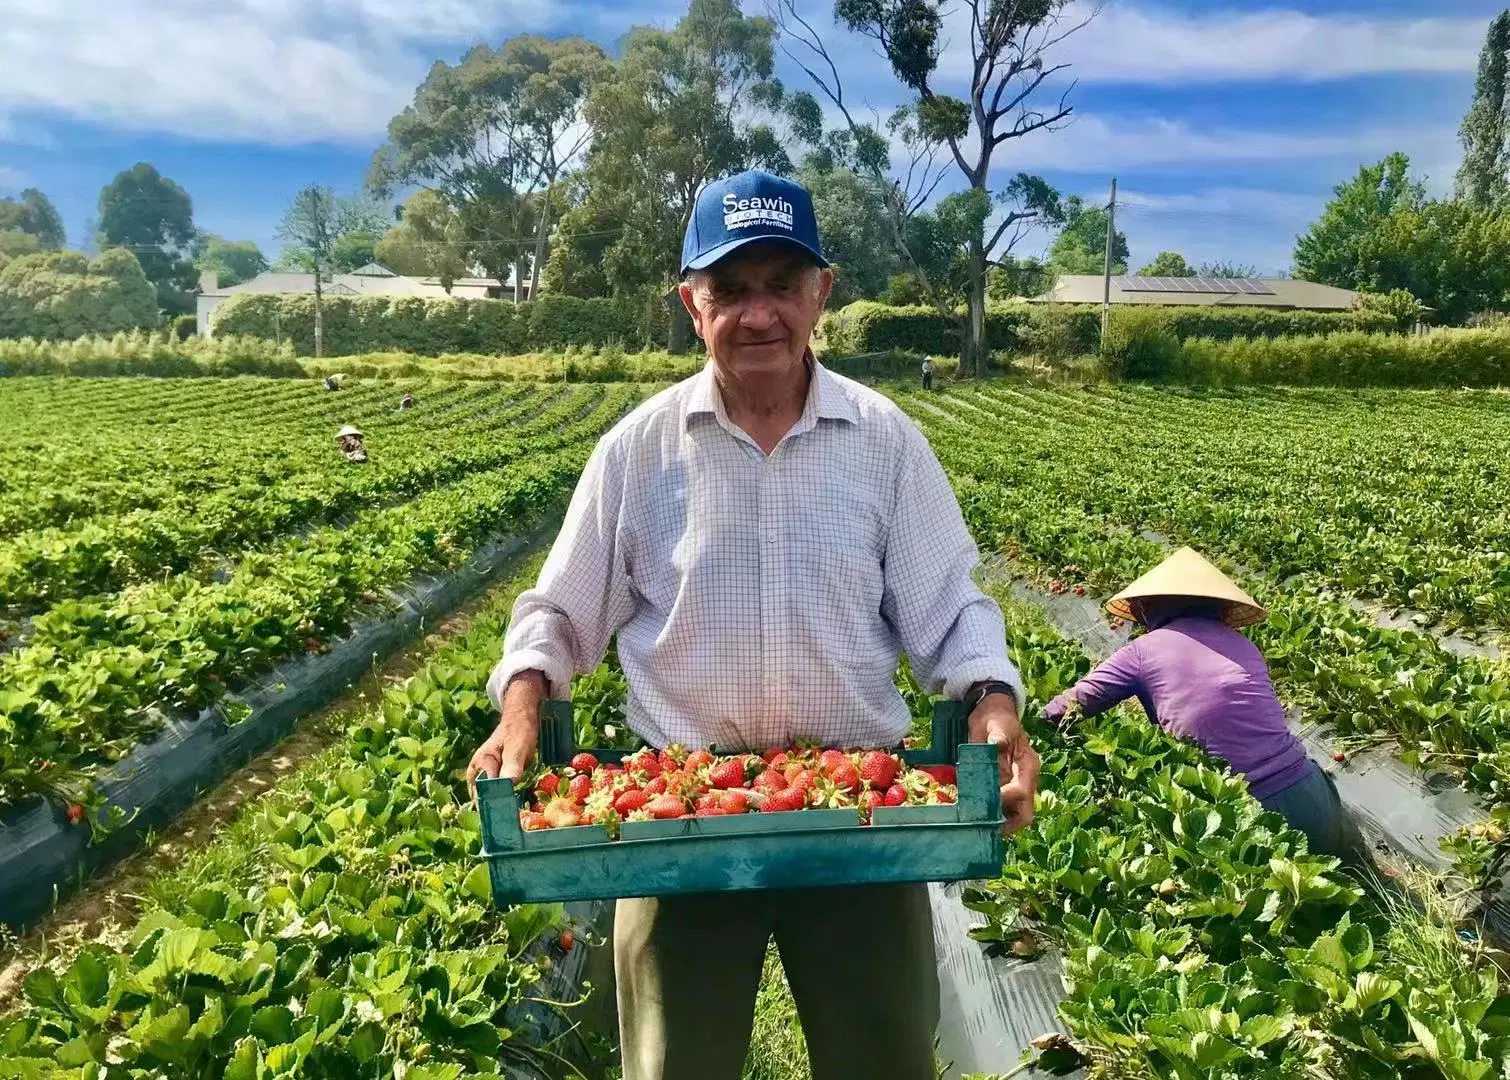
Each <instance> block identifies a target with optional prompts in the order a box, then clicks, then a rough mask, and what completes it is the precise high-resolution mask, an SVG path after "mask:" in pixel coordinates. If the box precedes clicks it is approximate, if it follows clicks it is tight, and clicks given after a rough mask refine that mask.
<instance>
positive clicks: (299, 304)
mask: <svg viewBox="0 0 1510 1080" xmlns="http://www.w3.org/2000/svg"><path fill="white" fill-rule="evenodd" d="M323 324H324V325H323V338H324V352H325V354H326V355H329V356H336V355H357V354H361V353H369V352H411V353H415V354H418V355H421V356H442V355H447V354H451V353H492V354H496V355H500V356H510V355H514V354H518V353H525V352H531V351H538V350H546V349H562V348H565V347H567V346H569V345H594V346H599V345H613V344H617V345H618V346H619V347H620V348H625V349H638V348H640V347H642V346H645V345H647V344H650V345H662V346H664V345H665V343H666V331H667V319H666V314H665V310H664V305H663V304H661V303H659V302H658V301H657V302H656V303H654V304H647V303H646V302H645V299H644V298H643V297H623V298H618V297H613V298H610V297H594V298H591V299H583V298H581V297H576V296H543V297H541V298H540V299H539V300H532V301H526V302H524V303H522V304H514V303H513V302H511V301H507V300H463V299H457V298H454V297H448V298H441V299H431V298H427V297H409V296H406V297H386V296H327V297H325V298H324V310H323ZM211 325H212V327H213V328H214V332H215V333H216V334H246V335H250V336H254V337H262V338H272V339H276V340H280V341H284V340H286V341H290V342H292V343H293V346H294V349H295V350H296V351H297V352H298V353H299V354H300V355H305V356H308V355H311V354H313V352H314V344H315V308H314V297H313V296H304V295H298V296H294V295H275V294H268V293H257V294H251V293H243V294H240V295H237V296H233V297H231V298H230V299H228V300H226V301H225V302H223V303H222V304H221V305H220V306H218V307H217V308H216V309H215V311H214V314H213V315H212V316H211Z"/></svg>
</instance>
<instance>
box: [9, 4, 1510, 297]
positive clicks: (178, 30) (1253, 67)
mask: <svg viewBox="0 0 1510 1080" xmlns="http://www.w3.org/2000/svg"><path fill="white" fill-rule="evenodd" d="M1505 3H1506V0H1435V2H1433V0H1291V2H1289V3H1284V2H1280V3H1276V4H1263V3H1223V2H1221V0H1217V2H1216V3H1209V2H1205V3H1203V2H1198V0H1162V2H1158V3H1154V2H1145V0H1107V2H1106V3H1104V5H1103V6H1102V10H1101V12H1100V14H1099V15H1098V16H1097V17H1096V18H1095V19H1094V20H1093V21H1092V22H1091V23H1090V25H1089V26H1088V27H1087V28H1086V29H1085V30H1082V31H1080V32H1079V33H1078V34H1076V35H1075V36H1073V37H1072V38H1070V39H1069V40H1067V41H1066V42H1065V43H1064V44H1063V45H1062V46H1061V47H1060V48H1059V49H1058V51H1057V53H1056V55H1057V56H1058V57H1059V58H1060V59H1062V60H1064V61H1066V62H1070V63H1072V64H1073V70H1072V73H1073V75H1074V77H1075V78H1076V80H1077V83H1076V85H1075V87H1074V89H1073V91H1072V93H1071V98H1070V101H1071V103H1072V104H1073V105H1074V107H1075V118H1074V120H1073V122H1072V123H1071V124H1069V125H1068V126H1067V127H1066V128H1065V129H1063V130H1061V131H1057V132H1052V133H1049V132H1044V133H1038V134H1035V135H1033V136H1031V137H1029V138H1028V139H1024V140H1021V141H1020V142H1017V143H1009V144H1007V145H1006V146H1004V147H1003V148H1002V149H1001V150H1000V151H999V152H998V155H997V161H998V166H997V172H998V173H999V174H1000V175H1001V176H1003V177H1005V176H1008V175H1010V174H1011V173H1014V172H1016V171H1018V170H1027V171H1030V172H1037V173H1040V174H1042V175H1043V176H1045V177H1046V178H1048V179H1049V180H1050V181H1051V182H1052V183H1054V184H1056V185H1057V186H1058V187H1059V188H1060V189H1061V190H1063V191H1064V192H1066V193H1077V194H1083V195H1086V196H1088V197H1092V198H1095V199H1097V200H1101V199H1104V193H1105V191H1106V188H1107V185H1108V182H1109V181H1110V179H1111V177H1112V176H1114V175H1115V176H1116V177H1117V178H1118V180H1119V183H1120V187H1121V191H1122V193H1123V203H1122V210H1121V213H1120V220H1119V224H1121V225H1122V226H1123V227H1124V229H1125V231H1126V232H1127V234H1128V238H1129V242H1130V244H1131V246H1132V254H1133V261H1134V263H1135V264H1137V263H1141V262H1143V261H1146V260H1148V259H1150V258H1152V256H1153V255H1154V254H1155V253H1156V252H1158V251H1159V250H1163V249H1173V250H1178V251H1181V252H1182V253H1184V254H1185V255H1186V256H1187V257H1188V258H1190V259H1191V260H1192V261H1193V262H1199V261H1203V260H1207V259H1231V260H1237V261H1243V262H1250V263H1254V264H1256V265H1257V266H1258V267H1259V268H1260V270H1261V271H1263V272H1271V271H1278V270H1282V269H1284V268H1286V267H1287V266H1288V265H1289V258H1290V251H1291V249H1292V246H1293V240H1294V236H1295V234H1296V233H1297V232H1299V231H1301V230H1303V229H1304V228H1305V225H1306V223H1307V222H1308V221H1310V220H1312V219H1314V217H1315V216H1316V214H1317V213H1318V212H1319V210H1320V208H1321V205H1322V203H1323V202H1324V201H1325V199H1326V197H1327V196H1328V194H1329V192H1330V189H1331V188H1332V187H1333V186H1334V185H1335V184H1336V183H1338V182H1339V181H1341V180H1343V179H1344V178H1346V177H1347V176H1349V175H1351V174H1352V173H1353V172H1354V171H1355V170H1356V169H1357V167H1358V166H1359V165H1360V164H1362V163H1364V162H1368V161H1373V160H1377V159H1378V158H1380V157H1382V156H1383V155H1384V154H1386V153H1388V152H1390V151H1391V150H1395V149H1400V150H1404V151H1406V152H1408V153H1409V154H1410V155H1411V157H1412V160H1413V161H1414V163H1415V166H1416V168H1417V170H1418V171H1419V172H1420V173H1422V174H1424V175H1426V176H1427V177H1429V178H1430V180H1431V182H1432V186H1433V187H1434V188H1436V189H1437V190H1446V187H1447V186H1448V185H1450V182H1451V177H1452V173H1453V171H1454V170H1455V169H1456V166H1457V161H1458V147H1457V127H1458V123H1459V121H1460V119H1461V117H1462V114H1463V112H1464V110H1465V109H1466V108H1467V105H1468V100H1469V96H1470V94H1471V91H1472V85H1473V71H1474V68H1475V65H1476V62H1477V56H1478V51H1479V48H1480V46H1481V44H1482V42H1483V37H1484V31H1485V29H1486V27H1487V25H1488V22H1489V20H1490V19H1491V18H1492V17H1493V16H1494V15H1495V13H1496V12H1497V11H1499V10H1501V9H1502V8H1503V7H1504V5H1505ZM802 7H803V9H804V11H805V12H806V11H808V7H809V5H808V3H807V0H803V3H802ZM681 10H683V9H682V8H681V6H680V4H678V3H676V2H675V0H672V2H666V3H651V2H647V0H217V2H216V3H214V4H206V3H204V2H203V0H0V194H5V193H10V192H13V191H15V190H18V189H20V188H22V187H26V186H36V187H40V188H42V189H43V190H44V191H46V192H47V193H48V195H49V196H51V197H52V199H53V200H54V202H56V203H57V204H58V207H59V209H60V210H61V211H62V213H63V216H64V220H65V222H66V224H67V227H68V232H69V237H70V240H72V241H74V242H79V241H81V240H82V239H83V237H84V235H85V233H86V229H87V223H88V221H89V219H90V218H91V217H92V215H93V213H94V207H95V202H96V200H97V198H98V195H99V189H100V187H101V186H102V185H103V184H105V183H106V182H108V181H109V180H110V178H111V177H112V176H113V175H114V174H115V173H116V172H117V171H119V170H120V169H122V168H127V167H129V166H131V165H132V164H134V163H135V162H137V161H151V162H152V163H154V164H155V165H157V166H158V168H159V169H161V170H162V172H163V173H164V174H166V175H167V176H170V177H172V178H173V179H174V180H176V181H177V182H178V183H180V184H182V185H183V186H184V187H185V188H186V189H187V190H188V191H189V193H190V195H191V196H192V197H193V199H194V210H195V220H196V223H197V224H198V225H199V226H200V227H201V228H204V229H207V230H209V231H211V232H216V233H220V234H221V235H223V236H226V237H228V238H230V239H250V240H255V241H256V242H258V243H259V244H261V245H262V246H263V248H264V250H265V251H266V252H267V253H268V255H269V257H274V256H275V255H276V248H277V245H276V242H275V241H274V239H273V233H274V230H275V229H276V227H277V223H278V220H279V218H280V217H281V215H282V212H283V210H284V208H285V207H286V206H287V204H288V201H289V199H290V198H291V197H292V195H293V194H294V192H295V191H297V190H298V189H299V188H300V187H301V186H303V185H305V184H308V183H311V182H318V183H323V184H330V185H332V186H334V187H336V188H337V189H340V190H354V189H355V188H356V187H357V186H358V185H359V184H360V182H361V178H362V175H363V173H364V171H365V169H366V165H367V162H368V160H369V159H370V157H371V154H372V151H373V149H374V148H375V147H376V146H377V145H378V144H379V143H380V142H381V141H382V137H383V129H384V127H385V125H386V123H387V120H388V118H389V117H391V116H392V115H393V114H394V113H395V112H396V111H397V110H399V109H401V108H402V107H403V106H404V105H405V104H406V103H407V102H408V100H409V99H410V97H411V96H412V93H413V89H414V87H415V85H417V83H418V82H419V81H420V80H421V79H422V78H423V77H424V73H425V71H426V70H427V68H428V67H429V66H430V64H432V63H433V62H434V61H436V60H438V59H439V60H448V61H450V60H455V59H456V58H457V57H459V56H460V54H461V53H462V52H464V51H465V49H466V48H467V47H468V46H469V45H471V44H473V43H475V42H478V41H487V42H490V43H496V42H498V41H501V40H502V39H503V38H505V37H507V36H508V35H510V34H512V33H517V32H521V31H531V32H539V33H581V34H584V35H586V36H589V37H592V38H593V39H595V40H597V41H599V42H600V43H602V44H603V45H604V46H605V47H607V48H609V49H610V50H612V49H613V47H614V45H615V42H616V41H617V40H618V39H619V38H620V36H621V35H622V34H623V32H624V31H625V30H627V29H628V28H629V27H630V26H633V25H644V24H650V25H660V26H669V25H670V24H671V23H674V22H675V20H676V18H677V17H678V15H679V14H680V12H681ZM745 10H746V11H747V13H751V14H755V13H758V12H760V11H762V10H763V0H745ZM1084 10H1087V11H1088V10H1089V8H1088V6H1087V7H1086V8H1085V9H1084ZM829 11H831V3H830V2H829V0H811V10H810V17H811V18H812V19H813V20H814V21H815V23H816V25H818V26H820V27H821V28H824V29H825V30H826V31H828V32H829V40H830V43H831V45H832V47H833V49H834V51H835V53H836V56H837V57H838V59H839V62H840V66H841V69H842V71H843V74H844V77H845V80H846V83H847V88H848V90H849V93H850V94H851V96H857V97H858V98H860V99H861V100H863V101H864V102H865V103H866V104H867V105H869V106H872V107H874V108H876V109H879V110H881V111H883V112H884V111H885V110H886V109H888V108H889V107H890V106H893V105H895V104H897V103H898V102H899V101H900V100H901V92H900V90H899V88H898V86H897V84H896V83H895V81H894V80H893V79H892V78H891V77H890V75H889V72H888V71H887V69H886V66H885V64H884V62H883V61H881V60H879V59H878V58H877V57H876V55H875V54H874V53H873V51H871V49H870V48H869V47H868V44H867V43H865V42H863V41H860V40H858V39H855V38H852V37H849V36H848V35H845V34H844V33H843V32H842V31H840V30H838V29H837V28H831V24H830V21H829V15H828V13H829ZM951 40H952V41H953V42H954V43H955V44H956V45H958V44H960V43H963V41H964V34H963V31H962V30H961V31H960V32H957V33H954V34H953V35H952V39H951ZM953 56H955V53H954V52H951V53H946V57H945V63H946V66H947V65H948V64H949V63H950V61H951V58H952V57H953ZM780 73H781V74H782V76H783V78H784V81H785V82H786V83H787V85H788V86H790V87H792V88H798V87H802V86H805V85H806V84H805V78H806V77H805V76H804V75H802V74H801V72H800V71H797V70H796V69H795V68H794V67H792V65H791V64H790V63H788V62H785V61H783V69H782V71H781V72H780ZM1042 244H1043V240H1042V238H1037V239H1034V238H1030V239H1029V240H1028V241H1026V242H1025V245H1024V247H1023V249H1022V250H1024V251H1028V250H1032V249H1034V248H1035V247H1041V246H1042Z"/></svg>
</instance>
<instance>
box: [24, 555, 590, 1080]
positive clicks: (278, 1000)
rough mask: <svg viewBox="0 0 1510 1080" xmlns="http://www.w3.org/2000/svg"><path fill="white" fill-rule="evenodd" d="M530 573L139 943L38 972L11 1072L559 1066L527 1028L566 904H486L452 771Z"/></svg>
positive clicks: (235, 845)
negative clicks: (548, 945)
mask: <svg viewBox="0 0 1510 1080" xmlns="http://www.w3.org/2000/svg"><path fill="white" fill-rule="evenodd" d="M527 569H528V570H530V571H533V570H535V569H538V560H535V562H534V564H533V565H532V566H531V567H529V568H527ZM529 576H532V573H531V574H530V575H529ZM527 584H529V579H528V577H527V575H526V574H524V573H521V574H520V575H519V576H518V578H516V580H515V581H514V582H513V583H512V585H511V587H510V588H508V589H506V590H503V591H502V592H501V594H495V596H494V598H493V599H492V601H491V602H490V603H489V605H488V606H487V607H486V609H485V610H484V611H483V613H482V614H481V615H480V616H479V617H478V619H477V620H476V621H475V623H474V624H473V628H472V630H471V631H470V632H469V634H468V635H466V636H463V637H461V638H459V639H456V640H453V641H452V642H450V643H448V644H446V645H444V646H443V647H441V648H440V649H439V650H438V651H437V652H436V653H435V654H434V655H433V656H432V657H431V659H430V661H429V662H428V663H427V664H426V666H425V667H424V668H423V669H422V670H420V671H419V673H417V674H416V675H414V676H412V677H411V678H410V679H408V680H407V681H406V682H405V683H403V684H401V685H398V686H395V687H392V688H390V689H389V690H387V691H386V692H385V694H384V696H383V698H382V700H381V702H380V704H379V705H378V706H377V707H376V708H373V709H371V710H368V711H365V712H364V713H362V714H360V715H359V716H358V717H357V718H356V719H355V720H354V722H353V723H352V724H351V725H350V727H349V728H348V729H347V732H346V740H345V745H344V748H343V750H342V751H341V752H340V753H339V754H338V755H333V756H332V757H331V758H329V759H327V760H324V761H321V762H319V763H318V764H317V765H315V766H311V767H307V768H305V769H304V770H302V771H301V773H300V774H299V776H298V778H297V783H290V784H285V785H282V786H280V788H278V789H277V790H275V791H274V792H273V793H272V794H271V795H270V796H269V797H267V798H265V799H263V800H261V802H260V804H259V806H258V808H257V809H256V810H254V811H251V812H250V813H251V814H252V815H254V816H252V817H251V818H250V819H249V820H248V821H244V822H242V823H238V827H237V829H236V830H234V832H235V835H234V836H228V837H227V838H225V839H223V840H220V841H217V842H216V847H218V848H219V849H221V850H220V851H218V852H210V853H208V854H209V855H210V856H211V857H209V858H206V859H203V860H202V861H201V862H200V864H199V865H200V867H201V868H204V869H201V871H200V872H199V873H195V874H190V875H183V877H182V878H181V879H180V880H179V881H177V882H176V883H175V884H176V886H177V887H176V888H174V887H168V885H167V883H166V882H159V884H158V886H157V892H158V895H159V900H158V902H157V903H155V904H153V905H152V906H151V908H150V909H149V910H148V911H147V913H146V914H145V915H144V916H143V917H142V918H141V919H140V921H139V922H138V923H137V925H136V926H135V928H134V930H133V931H132V932H131V934H130V935H129V938H128V939H127V940H125V941H123V942H117V941H112V940H110V939H108V938H107V939H103V940H101V941H96V942H92V943H90V944H87V945H85V946H83V948H82V949H80V950H79V951H78V952H77V953H76V954H75V955H73V956H72V957H64V958H60V959H59V960H58V961H57V962H55V964H54V966H52V967H45V966H44V967H39V968H37V969H36V970H35V971H34V972H32V973H31V974H30V975H29V976H27V978H26V980H25V983H24V996H25V1000H24V1002H23V1004H22V1006H21V1007H20V1008H18V1009H17V1010H16V1011H15V1012H14V1013H13V1014H12V1015H11V1016H10V1017H9V1018H8V1019H6V1020H0V1076H5V1077H25V1078H28V1080H31V1078H35V1080H62V1078H65V1077H67V1078H70V1080H77V1078H79V1077H93V1078H105V1077H110V1078H115V1077H149V1076H150V1077H155V1078H160V1080H201V1078H203V1077H210V1076H214V1077H226V1078H229V1080H256V1078H261V1077H274V1076H300V1077H356V1076H407V1080H457V1078H459V1077H462V1076H467V1077H472V1078H476V1080H487V1078H493V1077H499V1080H501V1077H500V1075H499V1070H500V1069H508V1068H511V1067H514V1066H518V1065H520V1064H522V1063H526V1062H531V1063H535V1064H536V1065H539V1064H541V1063H543V1062H545V1061H546V1060H548V1059H551V1058H553V1057H554V1055H553V1053H552V1051H551V1050H550V1049H549V1048H548V1047H546V1046H544V1045H542V1041H543V1040H541V1039H540V1037H539V1034H538V1033H536V1032H532V1031H531V1030H530V1029H529V1028H528V1027H527V1026H526V1025H525V1024H524V1023H522V1014H521V1012H520V1006H521V1005H522V1004H524V1003H525V1002H526V1001H527V1000H528V999H529V998H530V997H532V996H533V995H534V993H535V992H536V990H535V984H536V983H537V982H538V980H539V977H540V970H539V968H538V967H537V966H536V965H535V964H534V963H532V962H529V961H528V960H527V959H525V958H524V957H523V955H522V954H523V952H524V950H525V949H526V948H527V947H528V946H529V945H530V944H531V942H532V941H535V940H536V939H538V938H539V937H540V935H541V934H543V933H544V932H546V931H547V930H548V929H550V928H551V927H552V926H553V925H554V924H555V923H556V922H557V920H558V919H559V918H560V909H559V908H557V907H521V908H513V909H510V910H507V911H500V910H498V909H496V908H494V907H493V906H492V905H491V903H490V900H489V895H490V894H489V889H488V879H487V872H486V869H485V868H483V867H482V866H480V865H479V863H478V862H477V860H476V857H475V854H476V851H477V849H478V846H479V844H480V834H481V830H480V827H479V822H478V818H477V814H476V813H475V811H473V810H471V809H469V808H467V807H466V805H465V803H464V799H465V790H464V789H463V788H461V787H460V786H459V785H458V784H457V783H456V782H455V780H454V773H455V770H456V769H457V768H458V767H459V766H461V765H463V764H465V762H466V760H467V757H468V756H469V755H470V754H471V752H472V748H473V746H474V744H475V743H476V741H477V740H478V739H480V738H481V737H482V735H483V734H484V733H485V731H486V730H487V729H488V728H489V727H491V724H492V715H491V712H492V710H491V707H490V706H489V705H488V702H487V697H486V694H485V693H483V691H482V686H483V682H484V681H485V680H486V678H487V674H488V671H489V669H490V668H491V666H492V664H493V663H494V662H495V660H496V652H497V648H498V642H499V641H500V639H501V637H502V630H503V625H504V622H505V621H506V619H507V616H508V610H509V607H510V605H511V603H512V599H513V597H514V595H516V594H517V593H518V591H519V590H520V589H522V588H523V587H524V586H525V585H527Z"/></svg>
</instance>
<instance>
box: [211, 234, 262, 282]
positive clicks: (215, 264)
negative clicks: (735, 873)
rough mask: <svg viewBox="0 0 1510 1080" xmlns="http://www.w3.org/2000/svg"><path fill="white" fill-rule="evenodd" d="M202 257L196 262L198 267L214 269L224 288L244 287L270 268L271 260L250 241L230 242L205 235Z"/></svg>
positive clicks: (218, 237)
mask: <svg viewBox="0 0 1510 1080" xmlns="http://www.w3.org/2000/svg"><path fill="white" fill-rule="evenodd" d="M198 248H199V254H198V255H197V256H196V257H195V259H194V268H195V269H196V270H200V271H205V270H213V271H215V274H216V275H217V279H218V283H219V285H220V287H221V288H222V289H225V288H229V287H230V286H232V285H240V284H241V283H242V282H243V281H251V280H252V278H254V277H256V276H257V275H258V274H261V273H262V272H264V271H265V270H266V269H267V259H266V258H264V257H263V255H262V249H261V248H259V247H258V246H257V245H256V244H254V243H253V242H252V241H250V240H226V239H225V238H223V237H220V236H214V235H205V236H202V237H201V238H200V240H199V243H198Z"/></svg>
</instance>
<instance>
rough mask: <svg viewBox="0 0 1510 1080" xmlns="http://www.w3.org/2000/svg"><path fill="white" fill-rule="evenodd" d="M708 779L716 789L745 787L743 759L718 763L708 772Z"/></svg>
mask: <svg viewBox="0 0 1510 1080" xmlns="http://www.w3.org/2000/svg"><path fill="white" fill-rule="evenodd" d="M708 779H709V780H710V781H711V782H712V783H713V786H714V787H716V788H736V787H744V786H745V763H744V759H743V758H737V757H736V758H729V759H728V760H727V761H720V762H719V763H718V764H717V765H715V766H713V768H712V769H710V770H709V771H708Z"/></svg>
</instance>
